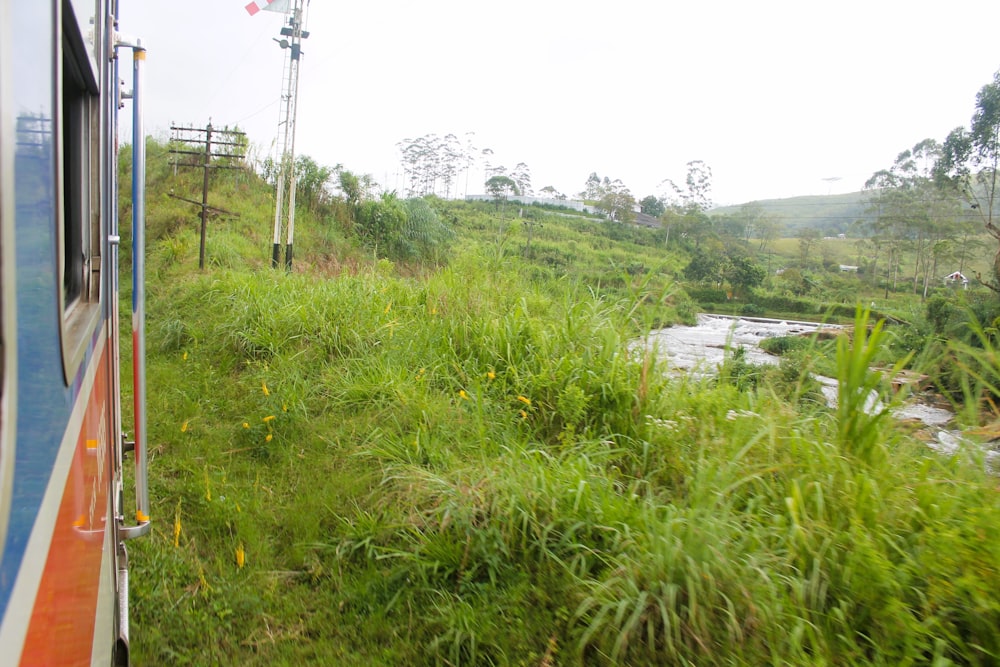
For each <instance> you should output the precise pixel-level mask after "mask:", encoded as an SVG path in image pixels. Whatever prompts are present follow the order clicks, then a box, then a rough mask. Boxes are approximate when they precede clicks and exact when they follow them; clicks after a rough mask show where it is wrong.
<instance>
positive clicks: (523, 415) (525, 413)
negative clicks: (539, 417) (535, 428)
mask: <svg viewBox="0 0 1000 667" xmlns="http://www.w3.org/2000/svg"><path fill="white" fill-rule="evenodd" d="M517 413H518V414H519V415H521V419H527V418H528V413H527V412H525V411H524V410H518V411H517Z"/></svg>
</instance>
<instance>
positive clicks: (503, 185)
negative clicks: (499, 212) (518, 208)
mask: <svg viewBox="0 0 1000 667" xmlns="http://www.w3.org/2000/svg"><path fill="white" fill-rule="evenodd" d="M485 186H486V192H488V193H489V194H490V195H492V196H493V201H494V202H496V204H497V205H498V206H499V205H500V203H501V202H505V201H507V198H508V197H510V196H511V195H519V194H521V191H520V190H519V189H518V187H517V183H516V182H515V181H514V179H512V178H511V177H509V176H502V175H497V176H490V177H489V178H488V179H487V180H486V184H485Z"/></svg>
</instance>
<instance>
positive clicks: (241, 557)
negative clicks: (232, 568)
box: [236, 542, 247, 570]
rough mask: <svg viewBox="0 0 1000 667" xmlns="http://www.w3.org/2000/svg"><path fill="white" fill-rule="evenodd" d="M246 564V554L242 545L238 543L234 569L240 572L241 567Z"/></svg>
mask: <svg viewBox="0 0 1000 667" xmlns="http://www.w3.org/2000/svg"><path fill="white" fill-rule="evenodd" d="M246 562H247V554H246V552H245V551H244V550H243V543H242V542H240V545H239V546H238V547H236V567H238V568H240V569H241V570H242V569H243V565H245V564H246Z"/></svg>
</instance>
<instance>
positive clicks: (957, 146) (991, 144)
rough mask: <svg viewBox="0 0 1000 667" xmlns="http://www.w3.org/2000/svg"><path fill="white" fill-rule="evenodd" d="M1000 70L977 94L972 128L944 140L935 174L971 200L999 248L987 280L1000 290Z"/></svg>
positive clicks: (967, 200) (960, 128)
mask: <svg viewBox="0 0 1000 667" xmlns="http://www.w3.org/2000/svg"><path fill="white" fill-rule="evenodd" d="M998 169H1000V71H997V72H996V73H995V74H994V75H993V81H992V82H990V83H988V84H986V85H985V86H983V87H982V88H981V89H980V91H979V93H978V94H977V95H976V109H975V113H974V114H973V116H972V121H971V123H970V126H969V129H968V130H966V129H965V128H964V127H957V128H955V129H954V130H952V131H951V133H950V134H949V135H948V137H947V138H946V139H945V141H944V145H943V146H942V149H941V157H940V159H939V160H938V161H937V163H936V164H935V166H934V174H935V176H936V177H937V178H938V180H939V181H940V182H943V183H946V184H947V185H949V186H950V187H951V188H952V189H953V190H954V191H956V192H958V194H959V195H961V197H962V198H963V199H964V200H965V201H966V202H967V203H968V205H969V206H970V208H971V209H972V210H973V211H974V212H975V213H976V214H978V217H979V220H980V222H981V223H982V225H983V227H984V228H985V229H986V231H987V232H988V233H989V235H990V236H991V237H993V239H994V241H995V242H996V245H997V248H996V250H995V251H994V256H993V275H992V276H990V278H989V280H987V281H985V283H986V284H987V285H988V286H989V287H990V288H991V289H992V290H993V291H994V292H1000V220H998V215H1000V212H998V211H996V210H995V209H996V207H997V205H998V204H1000V202H998V201H997V199H998V196H1000V173H998Z"/></svg>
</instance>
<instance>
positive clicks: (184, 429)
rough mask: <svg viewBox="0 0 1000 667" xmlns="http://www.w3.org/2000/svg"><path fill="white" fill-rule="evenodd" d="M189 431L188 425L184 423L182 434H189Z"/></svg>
mask: <svg viewBox="0 0 1000 667" xmlns="http://www.w3.org/2000/svg"><path fill="white" fill-rule="evenodd" d="M187 430H188V423H187V422H184V423H183V424H181V433H187Z"/></svg>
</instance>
